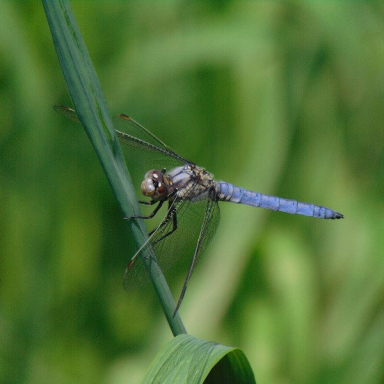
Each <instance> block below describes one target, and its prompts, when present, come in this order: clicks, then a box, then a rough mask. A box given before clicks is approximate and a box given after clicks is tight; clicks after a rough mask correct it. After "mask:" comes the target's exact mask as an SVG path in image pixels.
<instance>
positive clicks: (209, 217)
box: [173, 188, 220, 316]
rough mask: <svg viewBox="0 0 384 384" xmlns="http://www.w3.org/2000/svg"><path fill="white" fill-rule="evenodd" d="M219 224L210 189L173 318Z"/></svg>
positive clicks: (214, 200) (218, 215) (215, 201)
mask: <svg viewBox="0 0 384 384" xmlns="http://www.w3.org/2000/svg"><path fill="white" fill-rule="evenodd" d="M219 222H220V208H219V205H218V204H217V199H216V193H215V189H214V188H212V189H211V190H210V191H209V194H208V199H207V206H206V210H205V216H204V220H203V223H202V226H201V229H200V233H199V237H198V239H197V243H196V248H195V252H194V254H193V258H192V261H191V265H190V267H189V270H188V274H187V277H186V278H185V281H184V284H183V288H182V290H181V293H180V297H179V300H178V302H177V305H176V309H175V312H174V314H173V316H175V314H176V312H177V311H178V310H179V308H180V305H181V303H182V301H183V299H184V295H185V292H186V291H187V287H188V283H189V280H190V278H191V276H192V273H193V271H194V269H195V267H196V265H197V263H198V262H199V260H200V258H201V255H202V254H203V253H204V251H205V249H206V248H207V247H208V245H209V243H210V242H211V240H212V238H213V236H214V235H215V233H216V230H217V227H218V225H219Z"/></svg>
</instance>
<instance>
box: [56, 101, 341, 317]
mask: <svg viewBox="0 0 384 384" xmlns="http://www.w3.org/2000/svg"><path fill="white" fill-rule="evenodd" d="M54 109H55V110H56V111H57V112H59V113H61V114H62V115H64V116H66V117H67V118H69V119H70V120H72V121H75V122H79V119H78V116H77V114H76V112H75V111H74V110H73V109H71V108H69V107H65V106H55V107H54ZM113 121H114V124H115V126H116V127H118V128H120V127H121V130H117V129H116V134H117V136H118V138H119V140H120V142H121V143H123V144H124V145H126V146H127V147H128V150H127V151H126V153H127V155H128V156H129V157H130V162H132V163H134V165H135V167H138V168H140V169H141V171H142V174H144V179H143V180H142V181H141V184H140V190H141V194H142V195H144V196H145V197H147V198H148V200H145V201H142V200H139V203H140V204H142V205H147V206H151V207H153V211H152V212H151V213H150V214H149V215H147V216H144V215H137V216H131V217H128V218H127V219H129V220H132V219H137V218H140V219H144V220H150V219H153V218H154V217H155V216H156V215H157V214H158V213H159V212H160V211H161V208H162V207H163V206H166V209H165V210H163V211H165V213H164V214H163V216H162V218H161V220H160V221H159V223H158V224H157V225H156V226H155V228H154V229H153V230H152V231H150V232H149V233H148V240H147V241H146V242H145V243H144V245H142V246H141V247H140V248H139V250H138V251H137V252H136V253H135V255H133V257H132V258H131V260H130V261H129V263H128V266H127V268H126V270H125V274H124V288H125V289H126V290H130V289H131V288H137V287H138V286H140V285H143V284H145V283H146V282H148V281H149V280H150V278H149V273H148V265H150V263H149V261H151V262H152V261H154V262H155V263H156V264H157V265H158V266H159V267H160V270H161V271H165V270H167V269H168V268H170V267H171V266H172V265H173V264H174V263H175V262H176V261H177V260H178V259H179V258H181V257H190V258H191V261H190V265H189V269H188V272H187V276H186V278H185V280H184V283H183V287H182V290H181V293H180V295H179V299H178V301H177V304H176V307H175V311H174V315H175V314H176V313H177V312H178V310H179V308H180V305H181V303H182V301H183V299H184V296H185V293H186V290H187V287H188V283H189V281H190V279H191V276H192V273H193V271H194V269H195V267H196V265H197V263H198V261H199V260H200V259H201V256H202V254H203V253H204V251H205V250H206V248H207V247H208V245H209V243H210V242H211V240H212V238H213V236H214V234H215V232H216V229H217V227H218V225H219V221H220V208H219V202H231V203H236V204H245V205H249V206H252V207H260V208H265V209H270V210H273V211H281V212H286V213H291V214H298V215H304V216H310V217H315V218H319V219H342V218H343V217H344V216H343V215H342V214H341V213H339V212H336V211H334V210H332V209H329V208H325V207H323V206H318V205H314V204H309V203H303V202H299V201H296V200H290V199H285V198H281V197H277V196H269V195H265V194H262V193H258V192H253V191H250V190H247V189H244V188H241V187H237V186H235V185H233V184H230V183H227V182H224V181H216V180H215V179H214V177H213V175H212V173H210V172H208V171H207V170H206V169H205V168H203V167H200V166H198V165H196V163H194V162H192V161H189V160H187V159H186V158H184V157H182V156H180V155H179V154H177V153H176V152H175V151H174V150H173V149H171V148H170V147H169V146H167V145H166V144H165V143H163V142H162V141H161V140H160V139H158V138H157V137H156V136H155V135H154V134H152V133H151V132H150V131H149V130H147V129H146V128H145V127H143V126H142V125H140V124H139V123H138V122H136V121H135V120H133V119H132V118H130V117H129V116H127V115H124V114H120V115H117V116H115V117H114V118H113Z"/></svg>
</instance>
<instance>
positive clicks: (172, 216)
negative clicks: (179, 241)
mask: <svg viewBox="0 0 384 384" xmlns="http://www.w3.org/2000/svg"><path fill="white" fill-rule="evenodd" d="M171 219H172V222H173V226H172V229H171V230H170V231H169V232H168V233H166V234H165V235H163V236H161V237H160V239H157V240H156V241H155V242H154V243H153V245H155V244H157V243H158V242H160V241H162V240H164V239H165V238H166V237H168V236H169V235H171V234H172V233H173V232H175V231H176V229H177V213H176V208H175V207H172V208H170V209H169V211H168V214H167V217H166V218H165V220H164V221H163V222H162V223H161V224H160V227H159V228H156V229H155V230H157V229H160V228H161V227H162V226H164V225H166V224H167V223H169V220H171ZM155 230H154V231H155ZM154 231H152V232H150V233H149V236H151V235H152V234H153V232H154Z"/></svg>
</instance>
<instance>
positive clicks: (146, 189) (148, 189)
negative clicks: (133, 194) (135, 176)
mask: <svg viewBox="0 0 384 384" xmlns="http://www.w3.org/2000/svg"><path fill="white" fill-rule="evenodd" d="M155 191H156V188H155V186H154V185H153V180H152V179H151V178H149V177H146V178H145V179H144V180H143V182H142V183H141V193H142V194H143V195H144V196H152V195H153V194H154V193H155Z"/></svg>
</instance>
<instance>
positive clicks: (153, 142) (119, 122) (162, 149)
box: [54, 105, 191, 186]
mask: <svg viewBox="0 0 384 384" xmlns="http://www.w3.org/2000/svg"><path fill="white" fill-rule="evenodd" d="M54 109H55V111H56V112H58V113H60V114H61V115H63V116H65V117H66V118H68V119H69V120H71V121H73V122H76V123H79V122H80V121H79V118H78V116H77V114H76V111H75V110H73V109H72V108H69V107H66V106H63V105H55V106H54ZM113 123H114V125H115V128H117V130H116V133H117V135H118V137H119V140H120V142H121V143H122V144H124V146H123V151H124V155H125V158H126V160H127V164H128V165H133V168H134V172H133V173H134V174H135V173H136V174H137V177H138V179H137V180H135V184H137V185H138V186H140V184H141V181H142V178H143V176H144V174H145V173H146V172H147V171H149V170H151V169H163V168H165V169H166V170H170V169H172V168H174V167H176V166H179V165H184V164H185V163H191V162H190V161H188V160H186V159H185V158H183V157H181V156H180V155H178V154H177V153H176V152H174V151H173V150H172V149H171V148H170V147H168V146H167V145H166V144H165V143H163V142H162V141H161V140H160V139H158V138H157V137H156V136H155V135H154V134H152V133H151V132H150V131H148V129H146V128H145V127H143V126H142V125H140V124H139V123H138V122H136V121H135V120H133V119H131V118H130V117H128V116H127V115H123V114H121V115H117V116H115V117H114V118H113ZM130 170H131V167H130ZM134 179H135V178H134Z"/></svg>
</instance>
